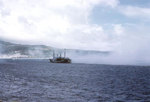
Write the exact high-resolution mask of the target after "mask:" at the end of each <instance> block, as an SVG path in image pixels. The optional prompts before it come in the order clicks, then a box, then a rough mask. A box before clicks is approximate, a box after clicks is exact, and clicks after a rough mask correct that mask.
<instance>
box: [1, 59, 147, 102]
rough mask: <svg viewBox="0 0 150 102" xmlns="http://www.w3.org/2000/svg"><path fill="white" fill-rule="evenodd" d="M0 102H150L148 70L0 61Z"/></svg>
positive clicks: (130, 67)
mask: <svg viewBox="0 0 150 102" xmlns="http://www.w3.org/2000/svg"><path fill="white" fill-rule="evenodd" d="M0 100H2V101H3V102H150V67H148V66H121V65H96V64H53V63H49V62H48V60H1V61H0Z"/></svg>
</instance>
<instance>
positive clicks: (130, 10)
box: [119, 6, 150, 19]
mask: <svg viewBox="0 0 150 102" xmlns="http://www.w3.org/2000/svg"><path fill="white" fill-rule="evenodd" d="M119 10H120V12H121V13H122V14H124V15H125V16H127V17H133V18H147V19H149V18H150V8H143V7H137V6H120V8H119Z"/></svg>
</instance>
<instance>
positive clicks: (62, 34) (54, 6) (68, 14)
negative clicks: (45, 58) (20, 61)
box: [0, 0, 119, 50]
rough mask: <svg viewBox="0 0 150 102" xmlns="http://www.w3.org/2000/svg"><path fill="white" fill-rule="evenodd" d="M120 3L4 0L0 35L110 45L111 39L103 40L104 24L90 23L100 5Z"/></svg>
mask: <svg viewBox="0 0 150 102" xmlns="http://www.w3.org/2000/svg"><path fill="white" fill-rule="evenodd" d="M118 3H119V1H118V0H109V1H106V0H42V1H39V0H38V1H37V0H32V1H31V0H0V5H1V6H0V21H1V22H0V32H1V33H0V38H1V39H7V40H11V41H14V42H18V43H27V44H31V43H32V44H46V45H50V46H56V47H69V48H71V47H72V46H74V47H75V48H86V49H103V50H105V49H110V48H109V47H108V46H107V45H109V44H107V43H108V42H107V41H104V40H102V39H103V38H104V39H107V35H105V34H104V32H103V27H101V26H100V25H96V26H95V25H94V24H91V23H89V22H90V18H89V15H90V14H91V12H92V9H93V8H94V7H95V6H96V5H99V6H109V7H112V8H113V7H116V6H117V5H118ZM85 38H86V39H85ZM85 40H86V41H85ZM96 41H98V42H96ZM89 43H90V44H91V45H90V47H89ZM96 43H99V46H97V44H96ZM100 43H104V45H103V44H100ZM92 46H93V47H92ZM96 46H97V47H96Z"/></svg>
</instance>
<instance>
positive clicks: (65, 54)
mask: <svg viewBox="0 0 150 102" xmlns="http://www.w3.org/2000/svg"><path fill="white" fill-rule="evenodd" d="M65 57H66V49H64V58H65Z"/></svg>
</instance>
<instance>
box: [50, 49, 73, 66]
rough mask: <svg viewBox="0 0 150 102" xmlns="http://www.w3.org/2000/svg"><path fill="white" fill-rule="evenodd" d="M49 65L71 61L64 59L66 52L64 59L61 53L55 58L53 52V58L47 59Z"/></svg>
mask: <svg viewBox="0 0 150 102" xmlns="http://www.w3.org/2000/svg"><path fill="white" fill-rule="evenodd" d="M49 61H50V62H51V63H71V59H70V58H68V57H66V50H64V57H62V56H61V53H60V54H59V55H58V54H57V57H55V52H54V51H53V58H52V59H49Z"/></svg>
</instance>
